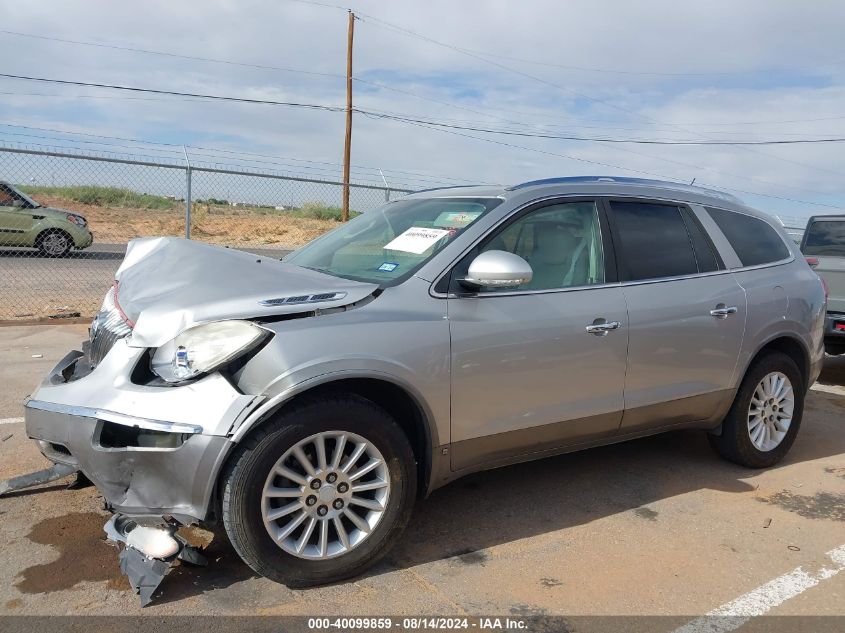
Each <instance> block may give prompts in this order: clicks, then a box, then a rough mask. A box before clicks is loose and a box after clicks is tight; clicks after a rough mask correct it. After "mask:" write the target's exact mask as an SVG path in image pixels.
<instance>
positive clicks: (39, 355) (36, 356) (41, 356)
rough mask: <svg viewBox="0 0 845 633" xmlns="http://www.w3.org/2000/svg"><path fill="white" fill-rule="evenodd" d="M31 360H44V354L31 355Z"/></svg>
mask: <svg viewBox="0 0 845 633" xmlns="http://www.w3.org/2000/svg"><path fill="white" fill-rule="evenodd" d="M32 357H33V358H44V354H33V355H32Z"/></svg>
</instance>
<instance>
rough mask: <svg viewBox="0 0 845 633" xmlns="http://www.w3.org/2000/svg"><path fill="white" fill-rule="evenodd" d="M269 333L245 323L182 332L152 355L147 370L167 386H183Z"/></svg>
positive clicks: (254, 344)
mask: <svg viewBox="0 0 845 633" xmlns="http://www.w3.org/2000/svg"><path fill="white" fill-rule="evenodd" d="M269 336H271V333H270V332H269V331H267V330H265V329H264V328H262V327H259V326H257V325H255V324H254V323H251V322H249V321H216V322H214V323H206V324H204V325H197V326H194V327H192V328H189V329H187V330H185V331H184V332H182V333H181V334H180V335H179V336H177V337H176V338H174V339H173V340H171V341H168V342H167V343H165V344H164V345H162V346H161V347H159V348H158V349H156V350H155V351H154V352H153V355H152V360H151V362H150V369H152V371H153V373H155V374H156V375H157V376H159V377H160V378H162V379H164V380H166V381H167V382H174V383H175V382H183V381H185V380H191V379H192V378H196V377H197V376H200V375H202V374H206V373H208V372H210V371H214V370H215V369H217V368H218V367H220V366H222V365H225V364H227V363H230V362H232V361H233V360H235V359H236V358H238V357H239V356H241V355H243V354H246V353H247V352H249V351H251V350H253V349H255V348H256V347H257V346H258V345H260V344H261V343H262V342H264V341H265V340H266V339H267V337H269Z"/></svg>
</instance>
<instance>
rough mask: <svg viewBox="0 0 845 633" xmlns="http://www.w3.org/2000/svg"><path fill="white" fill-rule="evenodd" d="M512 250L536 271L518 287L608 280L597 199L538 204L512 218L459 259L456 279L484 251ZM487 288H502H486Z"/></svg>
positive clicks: (549, 287)
mask: <svg viewBox="0 0 845 633" xmlns="http://www.w3.org/2000/svg"><path fill="white" fill-rule="evenodd" d="M491 250H499V251H508V252H510V253H515V254H516V255H519V256H520V257H522V258H523V259H524V260H526V261H527V262H528V263H529V264H530V265H531V269H532V270H533V271H534V276H533V278H532V280H531V282H530V283H528V284H526V285H524V286H521V287H519V288H516V289H514V288H509V289H507V290H505V291H513V290H553V289H557V288H569V287H573V286H587V285H592V284H601V283H604V253H603V250H602V243H601V230H600V228H599V218H598V210H597V208H596V203H595V202H593V201H587V202H567V203H561V204H552V205H549V206H545V207H541V208H539V209H535V210H534V211H531V212H529V213H527V214H526V215H523V216H522V217H520V218H518V219H517V220H515V221H513V222H511V223H510V224H508V225H507V226H505V227H504V228H503V229H501V230H499V231H498V232H497V233H495V234H494V235H493V236H492V237H490V238H488V239H487V240H486V241H485V242H484V243H482V245H481V247H480V248H477V249H473V251H472V253H470V255H469V256H468V257H466V258H465V259H464V260H463V261H462V262H461V264H459V265H458V266H457V267H456V269H455V271H454V272H453V279H458V278H460V277H461V276H462V275H465V274H466V269H467V268H468V267H469V264H470V263H471V262H472V260H473V259H474V258H475V257H476V256H477V255H479V254H480V253H483V252H485V251H491ZM482 292H502V291H501V290H496V289H483V290H482Z"/></svg>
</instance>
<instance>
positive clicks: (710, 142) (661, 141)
mask: <svg viewBox="0 0 845 633" xmlns="http://www.w3.org/2000/svg"><path fill="white" fill-rule="evenodd" d="M0 77H7V78H9V79H21V80H25V81H38V82H44V83H56V84H62V85H73V86H85V87H89V88H107V89H112V90H127V91H131V92H146V93H152V94H163V95H174V96H178V97H195V98H200V99H212V100H218V101H230V102H238V103H250V104H262V105H275V106H286V107H292V108H305V109H311V110H324V111H328V112H345V111H346V109H345V108H341V107H337V106H326V105H320V104H316V103H302V102H292V101H273V100H269V99H249V98H246V97H228V96H223V95H214V94H204V93H194V92H177V91H173V90H162V89H156V88H139V87H137V86H121V85H116V84H103V83H94V82H84V81H73V80H68V79H51V78H46V77H31V76H26V75H12V74H7V73H0ZM354 111H355V112H358V113H359V114H363V115H366V116H370V117H373V118H385V119H393V120H396V121H404V122H407V123H428V124H430V125H436V126H439V127H445V128H451V129H456V130H467V131H470V132H483V133H486V134H502V135H506V136H523V137H532V138H545V139H556V140H566V141H584V142H597V143H632V144H644V145H794V144H799V143H801V144H807V143H810V144H812V143H842V142H845V137H830V138H821V139H768V140H750V141H738V140H705V141H688V140H669V139H666V140H664V139H636V138H612V137H591V136H575V135H565V134H542V133H532V132H519V131H509V130H502V129H498V130H497V129H493V128H481V127H477V126H466V125H451V124H447V123H442V122H438V121H426V120H424V119H419V118H415V117H409V116H404V115H400V114H385V113H378V112H375V111H370V110H363V109H360V108H355V109H354Z"/></svg>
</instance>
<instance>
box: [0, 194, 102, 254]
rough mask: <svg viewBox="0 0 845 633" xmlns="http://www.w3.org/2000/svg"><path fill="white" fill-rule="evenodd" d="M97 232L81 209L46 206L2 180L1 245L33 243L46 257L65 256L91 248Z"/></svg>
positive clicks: (31, 244)
mask: <svg viewBox="0 0 845 633" xmlns="http://www.w3.org/2000/svg"><path fill="white" fill-rule="evenodd" d="M93 241H94V236H93V235H92V234H91V231H90V230H88V221H87V220H86V219H85V218H84V217H83V216H81V215H79V214H78V213H71V212H70V211H63V210H62V209H51V208H49V207H43V206H41V205H40V204H38V203H37V202H36V201H35V200H33V199H32V198H30V197H29V196H27V195H26V194H25V193H23V192H22V191H19V190H18V189H16V188H15V187H14V185H11V184H10V183H8V182H4V181H2V180H0V246H30V247H32V248H37V249H38V250H39V251H41V254H42V255H44V256H45V257H64V256H65V255H67V254H68V253H69V252H70V251H71V249H73V248H78V249H83V248H88V247H89V246H91V243H92V242H93Z"/></svg>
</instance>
